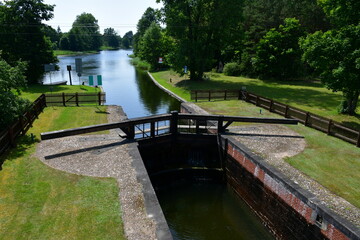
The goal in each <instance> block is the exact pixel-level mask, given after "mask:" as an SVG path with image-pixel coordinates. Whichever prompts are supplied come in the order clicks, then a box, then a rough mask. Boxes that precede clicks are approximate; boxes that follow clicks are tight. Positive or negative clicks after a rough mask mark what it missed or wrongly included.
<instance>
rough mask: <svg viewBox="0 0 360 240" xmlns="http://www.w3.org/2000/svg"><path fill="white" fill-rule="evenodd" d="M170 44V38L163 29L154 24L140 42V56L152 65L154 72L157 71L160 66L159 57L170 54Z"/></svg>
mask: <svg viewBox="0 0 360 240" xmlns="http://www.w3.org/2000/svg"><path fill="white" fill-rule="evenodd" d="M168 44H169V42H168V38H167V36H166V35H165V33H164V32H163V31H162V29H161V27H160V26H159V25H158V24H156V23H152V24H151V25H150V27H149V28H148V29H147V30H146V31H145V34H144V36H143V37H142V38H141V40H140V42H139V47H138V48H139V50H138V55H139V57H140V58H141V59H142V60H144V61H146V62H148V63H149V64H150V65H151V69H152V70H155V69H156V68H158V67H159V66H160V64H159V63H158V61H159V57H164V56H165V55H167V54H168V52H167V50H168V49H169V47H168ZM164 64H165V62H164V63H162V65H164Z"/></svg>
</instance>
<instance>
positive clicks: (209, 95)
mask: <svg viewBox="0 0 360 240" xmlns="http://www.w3.org/2000/svg"><path fill="white" fill-rule="evenodd" d="M210 101H211V90H209V102H210Z"/></svg>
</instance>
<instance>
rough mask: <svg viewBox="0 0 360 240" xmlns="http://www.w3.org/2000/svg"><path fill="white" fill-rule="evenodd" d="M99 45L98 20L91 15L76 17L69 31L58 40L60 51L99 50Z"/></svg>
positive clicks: (100, 43)
mask: <svg viewBox="0 0 360 240" xmlns="http://www.w3.org/2000/svg"><path fill="white" fill-rule="evenodd" d="M101 45H102V36H101V34H100V28H99V25H98V20H97V19H96V18H95V17H94V16H93V15H92V14H91V13H82V14H80V15H78V16H77V17H76V19H75V21H74V23H73V24H72V28H71V29H70V31H69V32H68V33H67V34H64V35H63V37H62V38H61V40H60V47H61V48H62V49H64V50H72V51H90V50H99V49H100V47H101Z"/></svg>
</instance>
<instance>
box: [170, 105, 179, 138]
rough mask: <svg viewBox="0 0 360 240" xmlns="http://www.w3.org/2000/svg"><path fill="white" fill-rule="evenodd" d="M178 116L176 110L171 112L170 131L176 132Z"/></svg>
mask: <svg viewBox="0 0 360 240" xmlns="http://www.w3.org/2000/svg"><path fill="white" fill-rule="evenodd" d="M178 118H179V113H178V112H177V111H172V112H171V120H170V133H171V134H176V133H177V131H178Z"/></svg>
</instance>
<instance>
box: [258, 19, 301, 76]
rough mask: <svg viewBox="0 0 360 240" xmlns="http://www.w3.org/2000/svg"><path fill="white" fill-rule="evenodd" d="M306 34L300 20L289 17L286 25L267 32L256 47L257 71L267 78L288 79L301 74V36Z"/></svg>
mask: <svg viewBox="0 0 360 240" xmlns="http://www.w3.org/2000/svg"><path fill="white" fill-rule="evenodd" d="M303 36H305V31H304V29H303V28H302V27H301V25H300V23H299V20H297V19H295V18H287V19H285V21H284V25H280V26H279V27H278V28H273V29H271V30H270V31H268V32H267V33H266V35H265V36H264V38H262V39H261V40H260V42H259V44H258V46H257V48H256V55H255V57H254V59H253V64H254V67H255V71H257V72H258V73H259V74H260V75H262V76H263V77H266V78H279V79H288V78H291V77H297V76H299V75H301V74H302V73H301V70H303V69H301V67H302V63H301V54H302V53H301V51H300V46H299V43H298V42H299V38H300V37H303Z"/></svg>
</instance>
